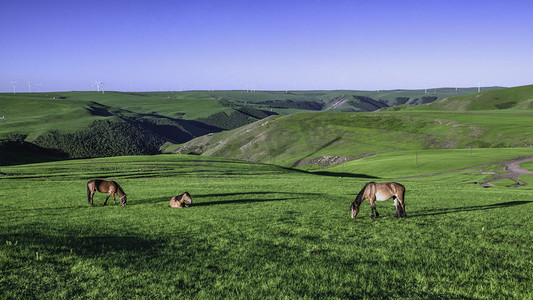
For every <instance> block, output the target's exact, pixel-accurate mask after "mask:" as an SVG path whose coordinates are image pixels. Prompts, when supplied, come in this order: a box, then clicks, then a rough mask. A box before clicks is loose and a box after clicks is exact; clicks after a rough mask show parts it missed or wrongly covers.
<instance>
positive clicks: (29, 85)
mask: <svg viewBox="0 0 533 300" xmlns="http://www.w3.org/2000/svg"><path fill="white" fill-rule="evenodd" d="M28 87H29V89H30V93H31V81H28Z"/></svg>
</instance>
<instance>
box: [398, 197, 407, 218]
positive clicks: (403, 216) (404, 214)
mask: <svg viewBox="0 0 533 300" xmlns="http://www.w3.org/2000/svg"><path fill="white" fill-rule="evenodd" d="M400 207H401V211H402V212H401V217H402V218H404V219H405V218H407V213H406V212H405V203H404V202H403V199H402V201H400Z"/></svg>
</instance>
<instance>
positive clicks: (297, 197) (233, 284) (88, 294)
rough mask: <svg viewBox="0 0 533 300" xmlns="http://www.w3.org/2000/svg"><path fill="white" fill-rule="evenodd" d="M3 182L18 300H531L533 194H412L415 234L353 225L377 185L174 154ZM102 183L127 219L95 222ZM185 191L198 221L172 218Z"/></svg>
mask: <svg viewBox="0 0 533 300" xmlns="http://www.w3.org/2000/svg"><path fill="white" fill-rule="evenodd" d="M442 170H444V169H442ZM2 171H3V172H7V173H8V175H6V176H3V177H1V178H0V197H1V199H2V201H1V202H0V294H2V295H3V297H6V298H133V297H136V298H148V297H154V298H180V299H181V298H192V297H196V298H205V299H213V298H232V299H234V298H240V299H258V298H268V299H273V298H275V299H280V298H286V299H294V298H304V299H305V298H307V299H311V298H338V299H341V298H454V299H457V298H459V299H461V298H463V299H472V298H474V299H492V298H516V299H526V298H531V297H533V294H532V292H531V290H530V287H531V283H532V282H531V271H532V270H533V254H532V253H531V248H532V246H533V242H532V241H533V233H532V232H533V223H532V222H531V215H532V213H533V200H532V195H533V191H532V190H531V188H528V187H529V186H528V187H526V188H525V189H524V188H515V189H512V188H507V187H496V188H492V189H483V188H481V187H479V186H477V185H471V184H464V183H461V182H460V181H454V180H453V177H452V176H453V174H446V175H441V176H444V177H443V178H444V180H441V181H436V182H427V181H426V179H420V178H412V179H404V180H401V182H402V183H403V184H404V185H405V186H406V188H407V194H406V211H407V215H408V218H407V219H396V218H394V217H393V216H394V207H393V205H392V201H387V202H383V203H381V202H380V203H378V204H377V207H378V210H379V212H380V215H381V216H382V217H381V218H380V219H369V218H368V216H369V215H370V208H369V205H368V203H365V204H363V206H362V209H361V212H360V214H359V215H358V217H357V218H355V219H351V218H350V217H349V211H348V206H349V202H350V201H351V200H353V198H354V197H355V194H357V192H358V191H359V190H360V189H361V188H362V186H363V184H364V183H365V182H366V181H368V179H367V178H363V177H357V176H352V177H348V176H346V177H339V176H325V175H317V174H312V173H308V172H301V171H297V170H292V169H286V168H281V167H277V166H273V165H266V164H255V163H248V162H243V161H234V160H229V159H218V158H209V157H198V156H177V155H158V156H132V157H117V158H105V159H90V160H73V161H64V162H55V163H41V164H33V165H20V166H10V167H5V168H2ZM399 173H401V172H399ZM399 173H398V174H399ZM330 175H332V174H330ZM367 175H372V173H369V174H367ZM91 178H108V179H114V180H116V181H118V182H119V183H120V184H121V186H122V187H123V188H124V190H125V191H126V192H127V194H128V205H127V206H126V207H120V206H118V205H117V206H113V205H109V202H108V206H103V205H102V204H103V201H104V198H105V195H104V194H97V195H96V196H95V204H96V205H97V206H96V207H90V206H89V205H88V203H87V199H86V182H87V181H88V180H89V179H91ZM184 191H188V192H190V193H191V195H192V199H193V205H192V207H191V208H188V209H171V208H169V206H168V200H169V199H170V197H172V196H174V195H177V194H179V193H182V192H184ZM111 201H112V200H111ZM111 203H112V202H111Z"/></svg>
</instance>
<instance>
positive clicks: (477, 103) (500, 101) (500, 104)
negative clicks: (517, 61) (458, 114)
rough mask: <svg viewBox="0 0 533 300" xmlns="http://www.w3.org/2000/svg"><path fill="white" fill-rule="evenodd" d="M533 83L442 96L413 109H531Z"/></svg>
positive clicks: (532, 104) (532, 105)
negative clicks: (447, 96)
mask: <svg viewBox="0 0 533 300" xmlns="http://www.w3.org/2000/svg"><path fill="white" fill-rule="evenodd" d="M532 108H533V85H526V86H520V87H514V88H506V89H498V90H489V91H485V92H481V93H475V94H470V95H462V96H456V97H449V98H444V99H442V100H438V101H435V102H432V103H430V104H428V105H424V106H419V107H416V108H413V109H415V110H445V111H452V110H455V111H479V110H502V109H532Z"/></svg>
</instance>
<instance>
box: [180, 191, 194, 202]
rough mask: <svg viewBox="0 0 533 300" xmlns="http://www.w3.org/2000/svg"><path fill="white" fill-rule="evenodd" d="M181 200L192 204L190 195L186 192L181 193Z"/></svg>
mask: <svg viewBox="0 0 533 300" xmlns="http://www.w3.org/2000/svg"><path fill="white" fill-rule="evenodd" d="M181 199H182V200H184V201H186V202H187V203H189V205H191V204H192V198H191V194H189V193H188V192H185V193H183V196H182V198H181Z"/></svg>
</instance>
